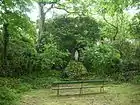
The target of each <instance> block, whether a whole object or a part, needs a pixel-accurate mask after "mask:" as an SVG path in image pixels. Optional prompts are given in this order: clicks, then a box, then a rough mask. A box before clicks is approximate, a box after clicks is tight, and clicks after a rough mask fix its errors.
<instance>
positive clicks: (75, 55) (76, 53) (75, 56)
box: [74, 50, 79, 61]
mask: <svg viewBox="0 0 140 105" xmlns="http://www.w3.org/2000/svg"><path fill="white" fill-rule="evenodd" d="M78 57H79V53H78V51H77V50H76V51H75V54H74V58H75V60H76V61H78Z"/></svg>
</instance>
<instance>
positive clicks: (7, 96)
mask: <svg viewBox="0 0 140 105" xmlns="http://www.w3.org/2000/svg"><path fill="white" fill-rule="evenodd" d="M16 103H17V95H16V94H15V92H13V91H12V90H11V89H9V88H7V87H0V105H16Z"/></svg>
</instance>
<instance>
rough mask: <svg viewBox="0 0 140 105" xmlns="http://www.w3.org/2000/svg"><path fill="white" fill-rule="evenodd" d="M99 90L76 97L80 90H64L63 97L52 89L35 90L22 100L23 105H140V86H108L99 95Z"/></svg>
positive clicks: (88, 91)
mask: <svg viewBox="0 0 140 105" xmlns="http://www.w3.org/2000/svg"><path fill="white" fill-rule="evenodd" d="M98 91H99V88H94V89H85V90H84V91H83V92H84V93H85V94H86V93H93V94H86V95H80V96H79V95H75V94H76V93H78V92H79V90H69V91H68V90H62V91H60V93H61V94H62V96H56V91H54V90H51V89H40V90H33V91H31V92H28V93H25V94H24V95H23V96H22V98H21V105H140V85H130V84H121V85H108V86H107V87H105V91H106V93H101V94H97V93H98ZM66 94H69V95H66Z"/></svg>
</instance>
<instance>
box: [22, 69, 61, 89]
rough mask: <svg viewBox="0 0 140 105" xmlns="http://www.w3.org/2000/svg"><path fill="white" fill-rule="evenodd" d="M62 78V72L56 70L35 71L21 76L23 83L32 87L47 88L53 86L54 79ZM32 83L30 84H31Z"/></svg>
mask: <svg viewBox="0 0 140 105" xmlns="http://www.w3.org/2000/svg"><path fill="white" fill-rule="evenodd" d="M57 80H60V72H59V71H56V70H48V71H42V72H41V71H40V72H34V73H32V74H30V75H27V76H22V77H21V80H20V81H21V82H22V84H26V85H27V86H28V87H30V86H31V88H32V89H37V88H47V87H49V86H51V84H52V83H53V82H54V81H57ZM29 84H30V85H29Z"/></svg>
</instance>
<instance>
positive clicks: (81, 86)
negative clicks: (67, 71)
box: [80, 82, 83, 95]
mask: <svg viewBox="0 0 140 105" xmlns="http://www.w3.org/2000/svg"><path fill="white" fill-rule="evenodd" d="M82 88H83V83H82V82H81V85H80V95H81V94H82Z"/></svg>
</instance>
